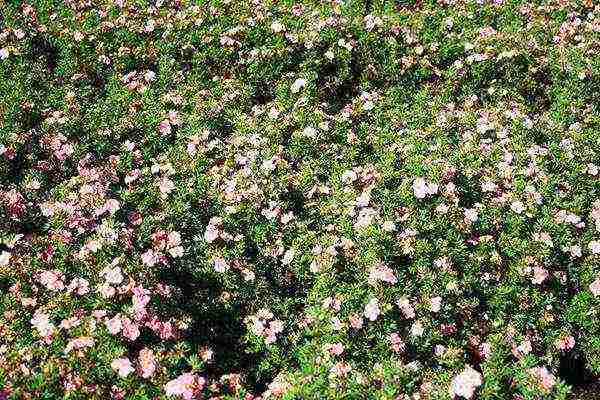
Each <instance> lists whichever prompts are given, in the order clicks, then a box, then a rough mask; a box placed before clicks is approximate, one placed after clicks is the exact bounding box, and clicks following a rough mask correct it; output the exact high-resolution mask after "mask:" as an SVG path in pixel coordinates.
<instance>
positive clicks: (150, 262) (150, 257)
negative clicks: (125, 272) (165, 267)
mask: <svg viewBox="0 0 600 400" xmlns="http://www.w3.org/2000/svg"><path fill="white" fill-rule="evenodd" d="M157 262H158V257H157V255H156V253H154V251H152V250H148V251H146V252H145V253H144V254H142V263H144V264H145V265H147V266H149V267H153V266H154V265H155V264H156V263H157Z"/></svg>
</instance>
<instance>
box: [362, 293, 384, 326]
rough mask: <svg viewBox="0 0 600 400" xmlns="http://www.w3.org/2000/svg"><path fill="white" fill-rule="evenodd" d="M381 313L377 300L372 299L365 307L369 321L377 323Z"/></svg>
mask: <svg viewBox="0 0 600 400" xmlns="http://www.w3.org/2000/svg"><path fill="white" fill-rule="evenodd" d="M380 313H381V311H380V310H379V301H378V300H377V299H375V298H373V299H371V300H370V301H369V302H368V303H367V305H366V306H365V312H364V315H365V317H366V318H368V319H369V321H375V320H376V319H377V318H378V317H379V314H380Z"/></svg>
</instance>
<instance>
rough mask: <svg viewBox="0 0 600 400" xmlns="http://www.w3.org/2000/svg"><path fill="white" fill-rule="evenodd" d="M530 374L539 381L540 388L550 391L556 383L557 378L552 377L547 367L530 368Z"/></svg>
mask: <svg viewBox="0 0 600 400" xmlns="http://www.w3.org/2000/svg"><path fill="white" fill-rule="evenodd" d="M528 372H529V373H530V374H531V376H532V377H533V378H534V379H536V380H537V381H538V383H539V384H540V386H541V387H542V388H543V389H545V390H550V389H552V387H553V386H554V384H555V383H556V378H555V377H554V375H552V374H551V373H550V372H548V370H547V369H546V367H534V368H530V369H529V370H528Z"/></svg>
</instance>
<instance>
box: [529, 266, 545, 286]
mask: <svg viewBox="0 0 600 400" xmlns="http://www.w3.org/2000/svg"><path fill="white" fill-rule="evenodd" d="M546 278H548V271H546V269H545V268H542V267H539V266H537V265H536V266H535V267H533V278H532V279H531V281H532V282H533V283H535V284H537V285H540V284H541V283H542V282H544V281H545V280H546Z"/></svg>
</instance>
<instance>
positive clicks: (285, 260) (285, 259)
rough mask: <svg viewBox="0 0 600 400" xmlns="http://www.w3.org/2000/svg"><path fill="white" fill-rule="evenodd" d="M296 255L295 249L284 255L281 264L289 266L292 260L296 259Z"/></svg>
mask: <svg viewBox="0 0 600 400" xmlns="http://www.w3.org/2000/svg"><path fill="white" fill-rule="evenodd" d="M295 254H296V251H295V250H294V249H289V250H288V251H286V252H285V254H284V255H283V259H282V260H281V263H282V264H283V265H289V264H291V263H292V260H293V259H294V255H295Z"/></svg>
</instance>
